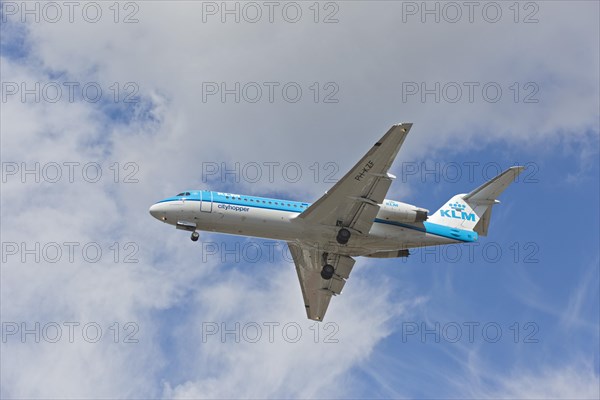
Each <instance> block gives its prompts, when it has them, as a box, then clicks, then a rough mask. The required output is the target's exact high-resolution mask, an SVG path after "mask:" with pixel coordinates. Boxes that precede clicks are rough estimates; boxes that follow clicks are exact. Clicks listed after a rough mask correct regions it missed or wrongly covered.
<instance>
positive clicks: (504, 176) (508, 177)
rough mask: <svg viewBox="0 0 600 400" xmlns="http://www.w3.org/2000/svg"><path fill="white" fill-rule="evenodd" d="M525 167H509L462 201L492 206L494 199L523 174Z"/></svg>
mask: <svg viewBox="0 0 600 400" xmlns="http://www.w3.org/2000/svg"><path fill="white" fill-rule="evenodd" d="M524 169H525V167H511V168H509V169H507V170H506V171H504V172H503V173H501V174H500V175H498V176H497V177H495V178H494V179H491V180H489V181H487V182H486V183H484V184H483V185H481V186H479V187H478V188H477V189H475V190H473V191H472V192H471V193H469V194H467V195H465V196H464V197H463V200H465V201H466V202H467V203H469V204H472V205H478V204H494V203H496V201H495V200H496V198H498V196H500V194H501V193H502V192H504V190H505V189H506V188H507V187H508V185H510V184H511V183H512V182H513V181H514V180H515V178H516V177H517V176H518V175H519V174H520V173H521V172H523V170H524Z"/></svg>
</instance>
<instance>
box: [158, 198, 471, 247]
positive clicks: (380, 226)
mask: <svg viewBox="0 0 600 400" xmlns="http://www.w3.org/2000/svg"><path fill="white" fill-rule="evenodd" d="M184 193H185V195H184V196H175V197H172V198H169V199H165V200H163V201H160V202H158V203H156V204H154V205H153V206H152V207H151V208H150V213H151V214H152V215H153V216H154V217H156V218H157V219H160V220H162V221H163V222H165V223H168V224H171V225H175V226H177V227H178V228H181V229H185V230H190V231H191V230H196V229H197V230H202V231H210V232H219V233H227V234H233V235H243V236H253V237H260V238H268V239H275V240H285V241H287V242H294V241H302V242H304V243H311V242H315V243H320V246H322V245H323V243H330V245H331V246H334V247H335V252H336V253H339V254H345V255H349V256H360V255H367V254H373V253H376V252H385V251H393V250H401V249H408V248H414V247H423V246H433V245H440V244H449V243H457V242H466V241H473V240H469V239H468V238H467V237H465V236H464V232H461V234H460V235H459V236H457V234H456V233H452V232H449V231H448V229H447V228H446V227H444V226H441V225H435V224H429V223H427V222H424V223H413V224H408V223H398V222H393V221H388V220H386V219H384V218H383V216H384V213H383V212H382V211H380V212H379V214H378V215H377V218H376V219H375V222H374V223H373V225H372V227H371V229H370V231H369V232H368V234H360V233H358V232H353V235H352V239H351V240H350V241H349V242H348V244H346V245H338V244H337V242H336V241H335V237H336V233H337V231H338V230H339V227H336V226H326V225H321V224H307V223H305V222H304V221H303V220H302V219H301V218H296V217H297V216H298V215H299V214H300V213H301V212H302V211H303V210H305V209H306V208H307V207H308V206H309V205H308V204H307V203H299V202H292V201H288V200H279V199H267V198H262V197H253V196H240V195H231V194H226V193H218V192H208V191H194V192H184ZM433 225H435V226H433Z"/></svg>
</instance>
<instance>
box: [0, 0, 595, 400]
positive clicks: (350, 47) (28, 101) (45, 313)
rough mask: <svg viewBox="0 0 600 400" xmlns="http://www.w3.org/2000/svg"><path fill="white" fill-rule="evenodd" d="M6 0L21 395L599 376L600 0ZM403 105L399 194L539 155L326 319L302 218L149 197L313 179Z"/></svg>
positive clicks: (12, 254) (10, 277) (591, 390)
mask: <svg viewBox="0 0 600 400" xmlns="http://www.w3.org/2000/svg"><path fill="white" fill-rule="evenodd" d="M0 5H1V9H0V11H1V15H0V21H1V27H0V80H1V93H0V95H1V100H0V134H1V140H0V145H1V146H0V147H1V150H0V153H1V154H0V155H1V163H2V183H1V201H0V205H1V208H0V212H1V221H2V224H1V232H0V233H1V236H2V238H1V243H2V266H1V270H0V312H1V315H0V320H1V323H2V341H1V343H0V348H1V355H0V378H1V388H0V396H1V397H2V398H6V399H25V398H27V399H49V398H73V399H74V398H77V399H99V398H102V399H113V398H131V399H142V398H157V399H159V398H194V399H197V398H210V399H215V398H340V399H341V398H366V397H368V398H433V399H438V398H439V399H441V398H444V399H447V398H461V399H462V398H478V399H480V398H493V399H497V398H510V399H513V398H519V399H524V398H531V399H539V398H565V399H567V398H568V399H593V398H598V397H600V389H599V388H600V333H599V326H600V321H599V318H600V294H599V293H600V254H599V241H600V240H599V239H600V238H599V228H598V226H599V223H600V216H599V213H598V204H600V199H599V180H600V179H599V175H600V172H599V136H600V112H599V110H600V83H599V82H600V77H599V72H598V71H600V61H599V57H600V51H599V48H600V42H599V37H600V31H599V25H600V24H599V18H598V17H599V11H600V10H599V3H598V2H595V1H534V2H485V1H484V2H478V1H476V2H471V3H469V2H436V1H431V2H407V1H405V2H401V1H398V2H392V1H375V2H367V1H337V2H336V1H333V2H326V1H324V2H312V1H311V2H302V1H298V2H278V1H276V2H227V3H224V2H210V1H209V2H200V1H198V2H196V1H169V2H167V1H160V0H158V1H131V2H105V1H97V2H72V3H69V2H35V1H30V2H12V1H2V2H0ZM398 122H412V123H414V125H413V128H412V130H411V132H410V134H409V136H408V138H407V139H406V141H405V143H404V145H403V147H402V149H401V150H400V153H399V154H398V157H397V159H396V161H395V163H394V165H393V166H392V168H391V171H390V172H391V173H393V174H394V175H396V177H397V178H396V180H395V181H394V183H393V184H392V187H391V188H390V190H389V192H388V196H387V197H388V198H391V199H395V200H399V201H404V202H407V203H410V204H415V205H417V206H420V207H424V208H427V209H429V210H431V211H432V212H433V211H435V210H437V209H438V208H439V207H440V206H442V205H443V204H444V203H445V202H446V201H447V200H448V199H450V198H451V197H452V196H453V195H454V194H457V193H467V192H469V191H470V190H472V189H474V188H475V187H477V186H479V185H480V184H482V183H483V182H485V181H486V180H488V179H491V178H492V177H494V176H495V175H496V174H498V173H500V172H501V171H502V170H504V169H506V168H508V167H510V166H513V165H525V166H526V167H527V169H526V171H525V172H523V174H522V175H521V176H520V177H519V179H518V181H517V182H515V183H514V184H512V185H511V186H510V187H509V188H508V189H507V191H506V192H505V193H504V194H503V195H502V196H501V197H500V201H501V204H499V205H498V206H496V207H494V212H493V216H492V221H491V224H490V230H489V235H488V236H487V237H482V238H481V239H480V241H479V242H477V243H474V244H461V245H451V246H446V247H439V248H430V249H415V250H412V253H411V256H410V257H409V258H408V259H386V260H377V259H363V258H359V259H357V263H356V265H355V267H354V269H353V271H352V275H351V276H350V278H349V280H348V282H347V284H346V286H345V288H344V292H343V294H341V295H340V296H337V297H335V298H334V299H332V301H331V304H330V307H329V309H328V312H327V315H326V319H325V321H324V322H322V323H316V322H314V321H309V320H307V319H306V315H305V311H304V307H303V304H302V295H301V292H300V288H299V285H298V282H297V275H296V272H295V270H294V265H293V263H292V262H291V259H290V255H289V252H288V251H287V248H286V246H285V244H284V243H282V242H277V241H273V240H267V239H256V238H245V237H236V236H227V235H222V234H217V233H211V232H201V236H200V241H198V242H196V243H193V242H192V241H190V240H189V235H188V234H187V233H186V232H182V231H177V230H175V229H172V227H171V226H169V225H165V224H161V223H159V222H158V221H156V220H155V219H154V218H152V217H151V216H150V215H149V213H148V208H149V207H150V205H152V204H153V203H155V202H156V201H158V200H160V199H163V198H166V197H169V196H172V195H174V194H176V193H179V192H181V191H184V190H189V189H210V190H215V191H222V192H232V193H244V194H251V195H259V196H270V197H278V198H285V199H292V200H299V201H306V202H313V201H316V200H317V199H318V198H319V196H320V195H321V194H322V193H324V192H325V191H326V190H328V189H329V188H330V187H331V186H332V185H333V183H335V181H336V180H337V179H339V178H340V177H341V176H343V175H344V174H345V172H346V171H347V170H348V169H349V168H351V167H352V166H353V165H354V163H355V162H356V161H358V160H359V159H360V157H362V155H363V154H364V153H365V152H366V151H367V150H368V149H369V148H370V147H371V146H372V144H373V143H374V141H376V140H377V139H379V138H380V137H381V135H383V134H384V133H385V132H386V131H387V129H389V127H390V126H391V125H393V124H395V123H398Z"/></svg>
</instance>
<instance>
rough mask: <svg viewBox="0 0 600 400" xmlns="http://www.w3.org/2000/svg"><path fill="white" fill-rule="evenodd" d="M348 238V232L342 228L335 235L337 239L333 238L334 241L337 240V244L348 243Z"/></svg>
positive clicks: (349, 234)
mask: <svg viewBox="0 0 600 400" xmlns="http://www.w3.org/2000/svg"><path fill="white" fill-rule="evenodd" d="M350 236H352V234H351V233H350V231H349V230H348V229H346V228H342V229H340V230H339V231H338V234H337V237H336V238H335V240H337V242H338V243H339V244H346V243H348V240H350Z"/></svg>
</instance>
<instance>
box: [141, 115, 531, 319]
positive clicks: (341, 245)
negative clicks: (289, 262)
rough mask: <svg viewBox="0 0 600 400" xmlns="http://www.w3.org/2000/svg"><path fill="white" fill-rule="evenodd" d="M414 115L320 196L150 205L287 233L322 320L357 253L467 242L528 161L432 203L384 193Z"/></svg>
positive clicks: (200, 222) (192, 225)
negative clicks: (436, 204)
mask: <svg viewBox="0 0 600 400" xmlns="http://www.w3.org/2000/svg"><path fill="white" fill-rule="evenodd" d="M411 127H412V123H401V124H396V125H393V126H392V127H391V128H390V129H389V130H388V131H387V133H386V134H385V135H383V137H382V138H381V139H380V140H379V141H377V143H375V144H374V145H373V147H372V148H371V149H370V150H369V151H368V152H367V154H365V156H364V157H363V158H362V159H361V160H360V161H359V162H358V163H357V164H356V165H355V166H354V167H353V168H352V169H351V170H350V171H349V172H348V173H347V174H346V175H344V176H343V177H342V178H341V179H340V180H339V181H338V182H337V183H335V184H334V185H333V187H332V188H331V189H330V190H329V191H327V192H326V193H325V194H324V195H323V196H322V197H321V198H319V199H318V200H317V201H316V202H314V203H312V204H310V203H304V202H299V201H291V200H282V199H273V198H266V197H256V196H246V195H240V194H232V193H222V192H214V191H209V190H189V191H184V192H181V193H179V194H177V195H176V196H173V197H169V198H166V199H164V200H161V201H159V202H157V203H156V204H154V205H152V206H151V207H150V210H149V211H150V214H151V215H152V216H153V217H155V218H157V219H158V220H160V221H162V222H164V223H167V224H170V225H174V226H175V227H176V228H177V229H181V230H184V231H190V232H192V233H191V239H192V240H193V241H197V240H198V238H199V236H200V235H199V233H198V231H199V230H201V231H210V232H219V233H226V234H233V235H244V236H253V237H260V238H268V239H274V240H284V241H286V242H287V243H288V247H289V250H290V253H291V255H292V258H293V260H294V264H295V267H296V272H297V274H298V279H299V281H300V287H301V290H302V296H303V299H304V307H305V308H306V315H307V317H308V318H309V319H311V320H315V321H322V320H323V318H324V316H325V313H326V311H327V308H328V306H329V302H330V300H331V297H332V296H335V295H339V294H341V293H342V289H343V287H344V285H345V284H346V280H347V279H348V277H349V276H350V272H351V271H352V267H353V266H354V263H355V259H354V257H359V256H363V257H371V258H394V257H407V256H408V255H409V249H411V248H416V247H424V246H437V245H445V244H453V243H469V242H475V241H477V240H478V238H479V236H487V233H488V227H489V224H490V219H491V215H492V207H493V206H494V205H495V204H498V203H499V201H498V200H496V198H497V197H498V196H499V195H500V194H501V193H502V192H503V191H504V190H505V189H506V188H507V187H508V186H509V185H510V183H512V182H513V181H514V180H515V178H516V177H517V176H518V175H519V174H520V173H521V172H522V171H523V170H524V169H525V167H522V166H514V167H511V168H509V169H507V170H506V171H504V172H502V173H501V174H500V175H498V176H497V177H495V178H493V179H491V180H490V181H488V182H486V183H484V184H483V185H481V186H480V187H478V188H476V189H475V190H473V191H471V192H470V193H466V194H457V195H455V196H453V197H452V198H450V200H448V201H447V202H446V203H444V205H442V207H441V208H440V209H439V210H437V211H436V212H435V213H433V214H432V215H429V210H427V209H424V208H421V207H417V206H414V205H411V204H407V203H402V202H400V201H395V200H388V199H386V198H385V196H386V194H387V192H388V190H389V188H390V185H391V184H392V181H393V179H394V178H395V176H394V175H392V174H391V173H389V172H388V171H389V169H390V167H391V165H392V163H393V161H394V159H395V158H396V155H397V154H398V151H399V150H400V147H401V146H402V144H403V143H404V140H405V139H406V136H407V135H408V133H409V131H410V129H411Z"/></svg>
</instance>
